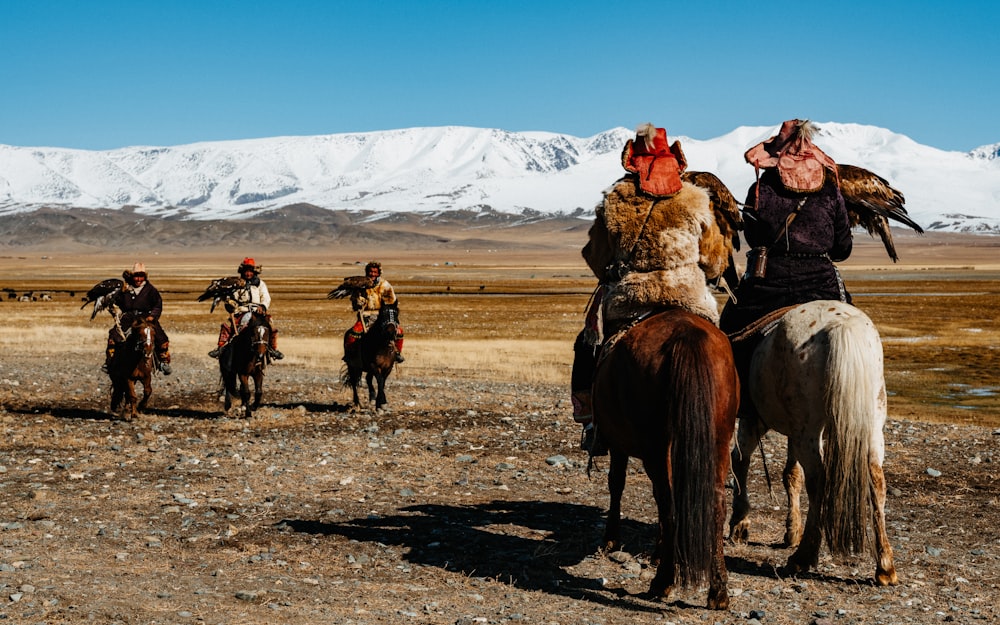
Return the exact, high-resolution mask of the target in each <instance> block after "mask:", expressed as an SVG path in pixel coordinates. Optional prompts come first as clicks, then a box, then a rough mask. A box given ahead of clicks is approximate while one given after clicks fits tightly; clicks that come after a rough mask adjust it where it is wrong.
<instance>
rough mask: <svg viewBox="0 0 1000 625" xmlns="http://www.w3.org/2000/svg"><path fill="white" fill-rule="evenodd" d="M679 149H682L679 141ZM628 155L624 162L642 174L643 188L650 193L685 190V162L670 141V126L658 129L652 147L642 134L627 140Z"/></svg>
mask: <svg viewBox="0 0 1000 625" xmlns="http://www.w3.org/2000/svg"><path fill="white" fill-rule="evenodd" d="M677 152H678V153H680V146H679V145H678V148H677ZM624 156H625V158H623V159H622V165H623V166H624V167H625V169H626V170H627V171H630V172H632V173H634V174H637V175H638V177H639V188H640V189H642V190H643V191H644V192H646V193H648V194H649V195H655V196H668V195H673V194H675V193H677V192H678V191H680V190H681V175H680V174H681V171H682V170H683V165H682V164H681V163H679V162H678V158H677V156H676V155H675V154H674V152H673V151H672V150H671V148H670V146H669V144H668V143H667V131H666V129H664V128H657V129H656V134H655V135H654V136H653V146H652V148H649V147H648V146H647V145H646V142H645V140H643V139H640V138H638V137H637V138H636V139H635V140H629V141H628V142H627V143H626V144H625V154H624ZM684 165H686V163H685V164H684Z"/></svg>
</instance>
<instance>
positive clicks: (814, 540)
mask: <svg viewBox="0 0 1000 625" xmlns="http://www.w3.org/2000/svg"><path fill="white" fill-rule="evenodd" d="M789 443H790V445H789V454H792V453H793V446H794V448H795V449H794V453H795V455H796V456H797V457H798V459H799V463H800V464H801V465H802V470H803V472H804V473H805V478H806V494H807V495H808V497H809V512H808V514H807V515H806V525H805V529H804V530H803V532H802V540H801V541H800V542H799V546H798V548H797V549H796V550H795V551H794V552H793V553H792V555H791V556H789V558H788V564H787V565H786V567H787V568H788V571H789V572H790V573H792V574H794V573H801V572H804V571H808V570H809V569H810V568H812V567H814V566H816V564H818V563H819V548H820V545H821V544H822V541H823V531H822V516H821V513H820V508H821V507H822V503H821V502H822V501H823V489H824V488H826V483H825V482H826V477H825V476H824V474H823V461H822V459H821V457H820V451H819V441H818V440H813V441H811V442H810V443H807V445H808V448H807V449H801V448H800V445H799V443H798V442H795V443H792V441H791V439H789Z"/></svg>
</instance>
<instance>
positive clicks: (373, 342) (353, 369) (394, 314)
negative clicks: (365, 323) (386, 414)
mask: <svg viewBox="0 0 1000 625" xmlns="http://www.w3.org/2000/svg"><path fill="white" fill-rule="evenodd" d="M398 328H399V306H398V305H397V304H383V305H382V308H380V309H379V311H378V318H376V319H375V322H374V323H372V326H371V327H370V328H368V331H367V332H365V333H364V334H363V335H362V336H361V338H360V339H358V341H357V343H356V344H355V346H354V349H353V350H352V352H351V353H350V354H348V355H347V357H346V358H345V359H344V361H345V362H346V363H347V371H346V372H345V373H344V375H343V382H344V384H347V385H349V386H350V387H351V390H352V391H353V392H354V407H355V409H358V408H360V407H361V400H360V399H359V398H358V386H360V385H361V375H362V374H365V381H366V382H367V383H368V401H369V402H375V410H376V411H378V410H381V409H382V407H383V406H385V405H386V403H388V402H387V400H386V398H385V381H386V378H388V377H389V374H390V373H392V368H393V366H394V365H395V364H396V336H397V332H398ZM376 383H377V385H378V390H377V391H376V386H375V384H376Z"/></svg>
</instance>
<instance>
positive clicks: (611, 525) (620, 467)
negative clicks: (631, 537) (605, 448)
mask: <svg viewBox="0 0 1000 625" xmlns="http://www.w3.org/2000/svg"><path fill="white" fill-rule="evenodd" d="M627 469H628V454H625V453H622V452H620V451H617V450H615V449H612V450H611V466H610V468H609V470H608V493H609V494H610V495H611V503H610V505H609V507H608V520H607V522H606V523H605V525H604V549H605V550H606V551H614V550H616V549H618V548H619V547H620V546H621V525H622V493H624V492H625V474H626V470H627Z"/></svg>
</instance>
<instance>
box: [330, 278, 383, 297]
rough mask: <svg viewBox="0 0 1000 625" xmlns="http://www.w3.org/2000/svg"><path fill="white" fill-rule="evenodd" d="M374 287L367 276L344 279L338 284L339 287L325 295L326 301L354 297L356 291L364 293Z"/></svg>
mask: <svg viewBox="0 0 1000 625" xmlns="http://www.w3.org/2000/svg"><path fill="white" fill-rule="evenodd" d="M373 286H375V283H374V282H372V280H371V278H369V277H368V276H350V277H348V278H344V281H343V282H341V283H340V286H338V287H337V288H335V289H333V290H332V291H330V292H329V293H327V294H326V298H327V299H343V298H345V297H348V296H350V295H354V294H355V293H357V292H358V291H364V290H365V289H370V288H372V287H373Z"/></svg>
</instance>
